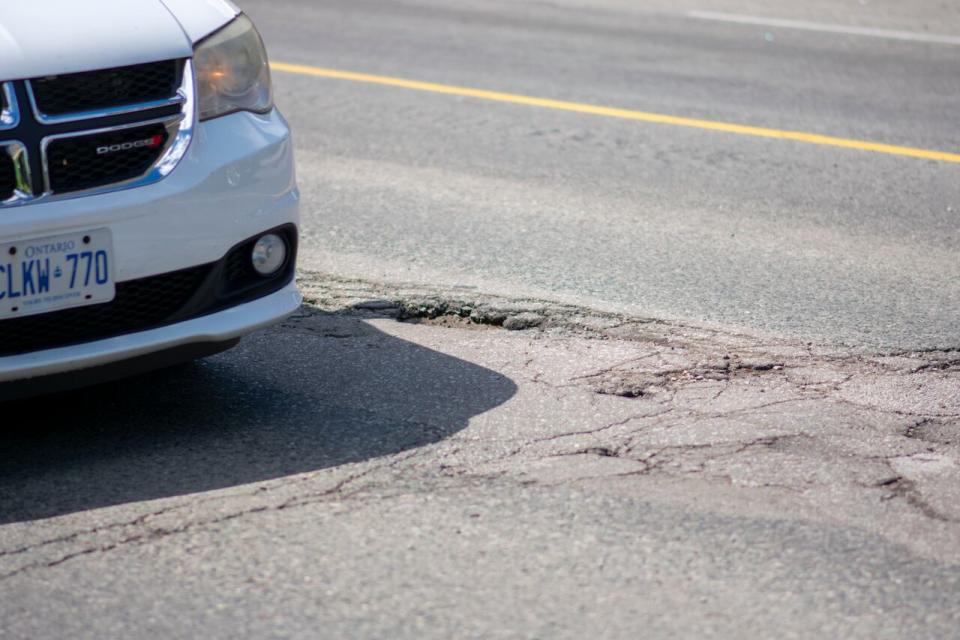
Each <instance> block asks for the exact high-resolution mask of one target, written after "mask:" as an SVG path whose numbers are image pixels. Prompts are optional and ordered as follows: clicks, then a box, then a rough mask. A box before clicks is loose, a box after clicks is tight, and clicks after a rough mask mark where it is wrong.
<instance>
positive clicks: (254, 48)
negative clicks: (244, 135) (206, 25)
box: [193, 15, 273, 120]
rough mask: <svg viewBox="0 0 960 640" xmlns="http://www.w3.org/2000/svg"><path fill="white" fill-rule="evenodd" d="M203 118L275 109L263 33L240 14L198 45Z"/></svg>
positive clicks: (195, 55) (196, 56)
mask: <svg viewBox="0 0 960 640" xmlns="http://www.w3.org/2000/svg"><path fill="white" fill-rule="evenodd" d="M193 64H194V68H195V69H196V73H197V89H198V93H199V100H198V102H199V109H200V119H201V120H209V119H210V118H216V117H218V116H222V115H226V114H228V113H233V112H235V111H254V112H256V113H266V112H267V111H270V109H272V108H273V92H272V90H271V89H270V66H269V65H268V64H267V51H266V49H265V48H264V46H263V40H261V39H260V34H259V33H257V29H256V28H255V27H254V26H253V23H252V22H250V19H249V18H247V17H246V16H244V15H240V16H238V17H237V19H236V20H234V21H233V22H231V23H230V24H228V25H227V26H225V27H224V28H222V29H220V31H217V32H216V33H214V34H213V35H211V36H209V37H208V38H207V39H206V40H204V41H203V42H201V43H200V44H198V45H197V46H196V48H195V49H194V51H193Z"/></svg>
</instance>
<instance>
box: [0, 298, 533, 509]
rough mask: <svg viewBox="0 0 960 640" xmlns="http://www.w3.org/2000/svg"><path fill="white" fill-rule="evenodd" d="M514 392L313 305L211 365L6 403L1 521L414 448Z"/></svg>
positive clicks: (505, 383) (507, 383)
mask: <svg viewBox="0 0 960 640" xmlns="http://www.w3.org/2000/svg"><path fill="white" fill-rule="evenodd" d="M515 392H516V385H515V384H514V383H513V382H512V381H511V380H509V379H508V378H506V377H504V376H502V375H500V374H498V373H496V372H494V371H491V370H489V369H485V368H483V367H480V366H477V365H475V364H471V363H470V362H466V361H464V360H459V359H457V358H453V357H450V356H448V355H445V354H442V353H439V352H437V351H433V350H430V349H427V348H424V347H421V346H418V345H416V344H413V343H411V342H408V341H405V340H400V339H398V338H395V337H392V336H389V335H387V334H385V333H383V332H382V331H379V330H378V329H376V328H374V327H373V326H371V325H370V324H369V323H367V322H365V321H364V320H363V319H362V318H360V317H357V316H356V315H354V314H351V313H349V312H346V313H341V314H329V313H323V312H320V311H317V310H316V309H312V308H308V307H304V308H303V309H302V310H301V312H300V313H299V314H297V315H296V316H294V317H293V318H291V319H290V320H289V321H288V322H287V323H285V324H284V325H281V326H279V327H275V328H272V329H270V330H267V331H265V332H261V333H259V334H255V335H254V336H250V337H248V338H246V339H245V340H244V341H243V342H241V344H240V346H238V347H236V348H235V349H234V350H232V351H229V352H227V353H224V354H221V355H218V356H215V357H213V358H210V359H208V360H204V361H200V362H197V363H192V364H188V365H182V366H178V367H174V368H172V369H167V370H164V371H159V372H155V373H152V374H148V375H144V376H139V377H136V378H131V379H127V380H123V381H120V382H116V383H111V384H105V385H100V386H96V387H91V388H87V389H83V390H79V391H74V392H70V393H62V394H57V395H52V396H45V397H41V398H35V399H32V400H27V401H17V402H8V403H3V404H0V412H2V414H3V415H4V416H6V418H5V419H3V420H2V421H0V425H2V431H3V446H2V449H0V451H2V455H0V460H2V462H0V524H7V523H11V522H22V521H28V520H35V519H39V518H47V517H52V516H58V515H63V514H67V513H73V512H76V511H84V510H88V509H95V508H98V507H106V506H111V505H118V504H124V503H128V502H140V501H143V500H152V499H155V498H164V497H170V496H177V495H184V494H189V493H196V492H202V491H210V490H213V489H221V488H225V487H231V486H236V485H241V484H247V483H252V482H257V481H263V480H268V479H271V478H278V477H282V476H287V475H291V474H296V473H301V472H306V471H314V470H318V469H323V468H327V467H333V466H337V465H342V464H346V463H350V462H359V461H363V460H368V459H370V458H376V457H379V456H385V455H389V454H394V453H398V452H402V451H405V450H408V449H413V448H417V447H421V446H424V445H427V444H430V443H433V442H437V441H439V440H442V439H444V438H446V437H448V436H450V435H451V434H453V433H456V432H457V431H459V430H461V429H463V428H464V427H466V426H467V424H468V421H469V420H470V418H471V417H472V416H475V415H478V414H480V413H483V412H485V411H488V410H490V409H492V408H494V407H496V406H498V405H500V404H503V403H504V402H506V401H507V400H508V399H510V398H511V397H512V396H513V395H514V393H515Z"/></svg>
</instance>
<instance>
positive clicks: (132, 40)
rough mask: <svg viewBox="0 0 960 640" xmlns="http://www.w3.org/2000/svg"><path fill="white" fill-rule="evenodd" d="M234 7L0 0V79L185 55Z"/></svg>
mask: <svg viewBox="0 0 960 640" xmlns="http://www.w3.org/2000/svg"><path fill="white" fill-rule="evenodd" d="M237 13H238V9H237V8H236V6H234V5H233V4H231V3H230V2H227V1H226V0H24V1H20V0H17V1H3V0H0V80H19V79H22V78H34V77H38V76H48V75H58V74H62V73H74V72H77V71H89V70H92V69H106V68H109V67H119V66H125V65H131V64H138V63H141V62H152V61H155V60H164V59H170V58H185V57H188V56H190V55H191V53H192V51H193V44H194V43H195V42H196V41H197V40H199V39H201V38H203V37H204V36H206V35H208V34H209V33H211V32H212V31H214V30H216V29H217V28H219V27H220V26H222V25H224V24H226V23H227V22H229V21H230V20H231V19H232V18H233V17H234V16H236V14H237Z"/></svg>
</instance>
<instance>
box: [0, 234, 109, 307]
mask: <svg viewBox="0 0 960 640" xmlns="http://www.w3.org/2000/svg"><path fill="white" fill-rule="evenodd" d="M115 294H116V288H115V287H114V283H113V241H112V238H111V236H110V230H109V229H95V230H93V231H83V232H80V233H69V234H65V235H60V236H50V237H47V238H33V239H30V240H21V241H19V242H8V243H6V244H0V320H2V319H6V318H15V317H20V316H31V315H34V314H37V313H47V312H48V311H55V310H57V309H66V308H69V307H82V306H84V305H88V304H98V303H101V302H109V301H111V300H113V297H114V295H115Z"/></svg>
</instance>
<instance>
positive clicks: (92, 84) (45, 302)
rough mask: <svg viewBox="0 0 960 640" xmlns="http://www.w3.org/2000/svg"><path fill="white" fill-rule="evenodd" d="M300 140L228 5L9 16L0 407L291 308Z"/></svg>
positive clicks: (0, 160)
mask: <svg viewBox="0 0 960 640" xmlns="http://www.w3.org/2000/svg"><path fill="white" fill-rule="evenodd" d="M298 199H299V194H298V191H297V186H296V180H295V174H294V163H293V151H292V144H291V140H290V131H289V129H288V127H287V123H286V121H285V120H284V118H283V116H282V115H281V114H280V112H279V111H277V109H276V108H275V107H274V105H273V93H272V91H271V86H270V70H269V66H268V63H267V56H266V52H265V50H264V47H263V42H262V40H261V38H260V36H259V34H258V33H257V31H256V29H255V28H254V26H253V24H252V23H251V21H250V20H249V19H248V18H247V17H246V16H244V15H243V14H242V13H241V12H240V11H239V9H238V8H237V7H236V6H234V5H233V4H232V3H230V2H228V1H227V0H82V1H77V0H30V1H29V2H4V3H2V6H0V399H3V398H6V397H14V396H22V395H25V394H26V395H29V394H32V393H37V392H41V391H47V390H55V389H58V388H66V387H71V386H75V385H77V384H78V383H79V384H88V383H93V382H98V381H102V380H107V379H112V378H116V377H118V376H122V375H127V374H129V373H133V372H138V371H142V370H146V369H150V368H156V367H159V366H165V365H167V364H172V363H175V362H178V361H183V360H188V359H192V358H196V357H201V356H204V355H209V354H212V353H216V352H218V351H221V350H223V349H226V348H228V347H230V346H233V345H234V344H236V342H237V341H238V340H239V339H240V337H241V336H243V335H244V334H247V333H249V332H251V331H254V330H256V329H258V328H261V327H264V326H266V325H269V324H271V323H275V322H277V321H279V320H281V319H283V318H284V317H286V316H288V315H289V314H290V313H292V312H293V311H295V310H296V309H297V308H298V306H299V304H300V302H301V298H300V295H299V293H298V291H297V288H296V284H295V283H294V267H295V260H296V251H297V233H298V231H297V225H298V221H299V218H298Z"/></svg>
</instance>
